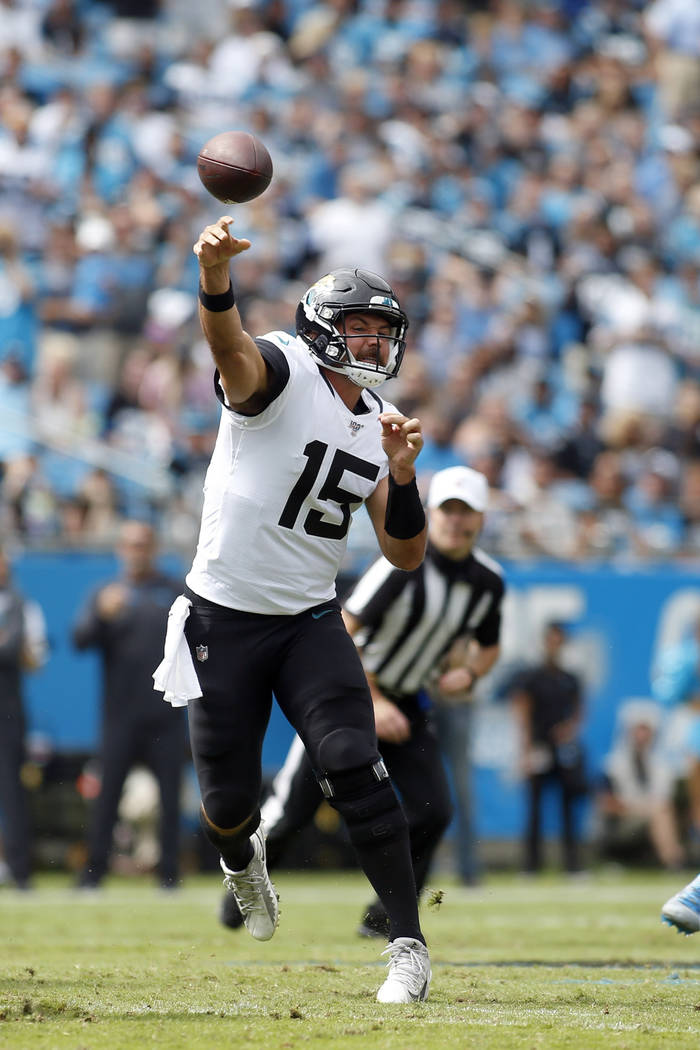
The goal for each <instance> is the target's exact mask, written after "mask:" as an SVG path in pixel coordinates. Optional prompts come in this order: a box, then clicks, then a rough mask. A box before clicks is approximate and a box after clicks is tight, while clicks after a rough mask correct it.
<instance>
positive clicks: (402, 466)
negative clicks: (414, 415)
mask: <svg viewBox="0 0 700 1050" xmlns="http://www.w3.org/2000/svg"><path fill="white" fill-rule="evenodd" d="M379 422H380V423H381V424H382V446H383V448H384V451H385V452H386V455H387V459H388V460H389V470H390V471H391V474H392V477H393V479H394V481H395V482H396V483H397V484H399V485H406V484H408V482H409V481H412V480H413V478H414V477H415V473H416V471H415V467H414V463H415V460H416V456H417V455H418V453H419V452H420V450H421V449H422V448H423V431H422V427H421V422H420V420H419V419H408V418H407V416H402V415H401V413H400V412H382V414H381V415H380V417H379Z"/></svg>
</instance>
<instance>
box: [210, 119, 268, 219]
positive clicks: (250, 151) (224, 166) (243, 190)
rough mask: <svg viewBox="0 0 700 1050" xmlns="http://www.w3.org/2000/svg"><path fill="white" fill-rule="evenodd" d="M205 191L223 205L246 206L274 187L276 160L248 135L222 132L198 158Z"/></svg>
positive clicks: (253, 137) (259, 142)
mask: <svg viewBox="0 0 700 1050" xmlns="http://www.w3.org/2000/svg"><path fill="white" fill-rule="evenodd" d="M197 172H198V174H199V177H200V179H201V181H202V184H203V186H204V187H205V189H206V190H207V191H208V192H209V193H211V195H212V197H216V199H217V200H218V201H221V202H222V203H223V204H244V203H245V202H246V201H252V200H253V198H255V197H259V196H260V194H261V193H264V192H265V190H266V189H267V187H268V186H269V185H270V180H271V179H272V159H271V157H270V154H269V153H268V151H267V148H266V147H265V146H264V144H263V143H262V142H261V141H260V139H259V138H256V136H255V135H251V134H250V132H248V131H222V132H221V134H220V135H214V137H213V138H211V139H209V141H208V142H205V143H204V145H203V146H202V148H201V150H200V151H199V155H198V157H197Z"/></svg>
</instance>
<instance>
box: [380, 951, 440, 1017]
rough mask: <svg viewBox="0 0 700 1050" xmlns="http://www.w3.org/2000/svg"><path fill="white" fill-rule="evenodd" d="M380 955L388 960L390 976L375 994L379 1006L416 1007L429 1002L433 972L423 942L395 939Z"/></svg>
mask: <svg viewBox="0 0 700 1050" xmlns="http://www.w3.org/2000/svg"><path fill="white" fill-rule="evenodd" d="M382 955H388V956H389V962H388V963H387V966H388V967H389V976H388V977H387V979H386V981H385V982H384V984H383V985H382V986H381V988H380V989H379V991H378V992H377V1002H378V1003H416V1002H422V1001H423V1000H424V999H427V998H428V989H429V987H430V978H431V977H432V971H431V969H430V956H429V955H428V949H427V948H426V946H425V945H424V944H423V942H422V941H417V940H414V938H413V937H397V938H396V940H394V941H391V942H390V943H389V945H388V947H387V948H385V949H384V951H383V952H382Z"/></svg>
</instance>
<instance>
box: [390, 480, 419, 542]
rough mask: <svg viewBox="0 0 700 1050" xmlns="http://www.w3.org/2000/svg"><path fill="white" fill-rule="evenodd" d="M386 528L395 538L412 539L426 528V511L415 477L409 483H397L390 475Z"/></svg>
mask: <svg viewBox="0 0 700 1050" xmlns="http://www.w3.org/2000/svg"><path fill="white" fill-rule="evenodd" d="M384 528H385V529H386V532H387V535H388V536H392V537H393V539H395V540H412V539H413V537H414V536H417V535H418V533H420V532H422V531H423V529H424V528H425V511H424V510H423V504H422V503H421V498H420V495H419V492H418V486H417V484H416V479H415V478H414V479H413V481H409V482H408V484H407V485H397V484H396V482H395V481H394V479H393V477H392V475H391V474H390V475H389V496H388V498H387V501H386V515H385V518H384Z"/></svg>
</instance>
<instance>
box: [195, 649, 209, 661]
mask: <svg viewBox="0 0 700 1050" xmlns="http://www.w3.org/2000/svg"><path fill="white" fill-rule="evenodd" d="M195 652H196V654H197V659H198V660H199V662H200V663H204V661H205V660H208V659H209V646H208V645H198V646H196V648H195Z"/></svg>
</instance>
